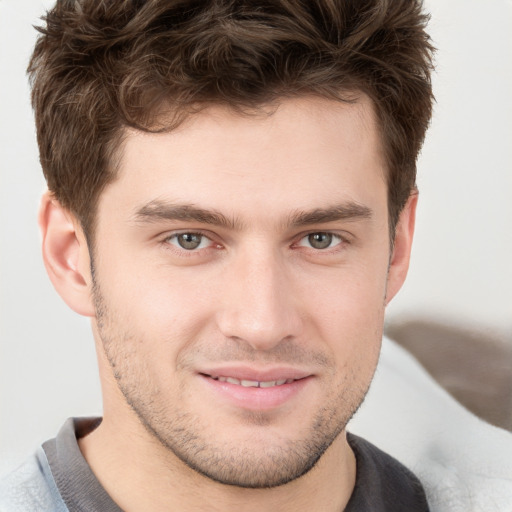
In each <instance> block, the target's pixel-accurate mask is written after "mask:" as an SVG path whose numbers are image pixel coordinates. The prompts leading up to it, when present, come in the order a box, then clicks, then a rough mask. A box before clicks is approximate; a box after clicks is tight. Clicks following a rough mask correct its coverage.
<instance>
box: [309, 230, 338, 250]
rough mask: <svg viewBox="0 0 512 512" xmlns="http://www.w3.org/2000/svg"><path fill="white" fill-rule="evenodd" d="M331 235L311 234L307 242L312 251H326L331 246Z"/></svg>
mask: <svg viewBox="0 0 512 512" xmlns="http://www.w3.org/2000/svg"><path fill="white" fill-rule="evenodd" d="M332 240H333V235H332V234H331V233H311V234H310V235H308V242H309V245H311V247H313V248H314V249H327V248H328V247H330V245H331V244H332Z"/></svg>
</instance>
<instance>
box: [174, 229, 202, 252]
mask: <svg viewBox="0 0 512 512" xmlns="http://www.w3.org/2000/svg"><path fill="white" fill-rule="evenodd" d="M203 238H204V237H203V235H198V234H197V233H180V234H179V235H176V237H175V239H176V242H177V243H178V245H179V246H180V247H181V248H182V249H186V250H187V251H192V250H194V249H197V248H198V247H199V246H200V245H201V243H202V242H203Z"/></svg>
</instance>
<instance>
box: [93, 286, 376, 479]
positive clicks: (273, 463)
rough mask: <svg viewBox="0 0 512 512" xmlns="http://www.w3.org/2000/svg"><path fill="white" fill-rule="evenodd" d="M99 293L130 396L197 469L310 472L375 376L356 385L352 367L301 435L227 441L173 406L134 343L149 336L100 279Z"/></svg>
mask: <svg viewBox="0 0 512 512" xmlns="http://www.w3.org/2000/svg"><path fill="white" fill-rule="evenodd" d="M94 300H95V306H96V319H97V328H98V333H99V336H100V339H101V343H102V346H103V351H104V353H105V356H106V358H107V360H108V362H109V364H110V366H111V370H112V373H113V375H114V377H115V379H116V382H117V385H118V387H119V390H120V391H121V393H122V394H123V396H124V398H125V400H126V403H127V404H128V405H129V407H130V408H131V410H132V411H133V412H134V413H135V414H136V416H137V418H138V420H139V421H140V423H141V424H142V425H143V426H144V428H145V430H146V431H147V432H148V433H149V435H150V436H151V438H152V439H153V440H156V441H157V442H158V443H159V445H160V446H162V447H163V448H165V451H166V454H165V455H170V454H172V456H174V457H177V458H178V459H179V460H180V461H181V462H182V463H184V464H185V465H186V466H188V467H189V468H191V469H192V470H194V471H196V472H197V473H199V474H201V475H203V476H205V477H207V478H208V479H210V480H212V481H214V482H217V483H220V484H225V485H230V486H237V487H241V488H252V489H263V488H272V487H277V486H281V485H285V484H287V483H289V482H291V481H293V480H296V479H297V478H300V477H301V476H303V475H305V474H306V473H308V472H309V471H310V470H311V469H312V468H313V467H314V466H315V465H316V463H317V462H318V461H319V459H320V458H321V457H322V455H323V454H324V453H325V452H326V450H327V449H328V448H329V447H330V446H331V445H332V443H333V442H334V441H335V440H336V438H337V437H338V436H339V435H340V434H341V433H342V432H343V431H344V429H345V427H346V425H347V423H348V422H349V420H350V419H351V418H352V416H353V415H354V414H355V412H356V411H357V409H358V408H359V406H360V405H361V403H362V402H363V400H364V397H365V396H366V393H367V391H368V388H369V385H370V382H371V379H369V381H368V383H367V384H366V385H363V386H360V387H359V388H354V386H353V384H352V385H351V382H353V381H354V379H353V377H354V375H347V376H346V377H345V379H344V381H343V384H340V385H339V386H338V387H337V389H336V390H335V391H333V392H331V393H330V394H331V397H330V398H329V399H328V400H327V402H326V404H325V406H324V407H323V408H322V409H320V410H319V411H318V412H317V413H316V415H315V417H314V419H313V420H312V421H311V424H310V426H309V427H307V428H305V429H304V433H303V434H302V436H301V438H300V439H299V440H297V439H295V440H290V439H286V438H282V439H278V440H277V442H272V444H270V442H267V443H257V442H255V443H253V444H252V445H251V446H249V447H248V446H240V445H235V444H233V443H229V444H227V443H224V444H223V443H221V442H217V441H216V439H215V436H214V434H213V433H212V430H211V429H210V427H211V425H207V424H205V420H204V419H202V418H200V417H199V416H197V415H196V414H193V413H192V412H190V411H184V410H180V409H179V408H178V407H175V408H173V409H172V410H170V409H169V408H168V407H166V405H165V404H166V400H164V399H163V398H162V397H160V395H159V391H158V386H157V385H155V383H152V382H151V377H152V375H151V372H150V369H149V368H148V367H146V361H141V360H140V354H135V352H130V349H127V348H126V347H132V348H133V347H134V346H136V345H140V344H144V342H143V340H141V339H140V338H136V337H135V336H133V334H130V333H129V332H126V331H125V330H124V329H123V328H122V325H123V323H122V322H121V321H117V322H116V320H115V315H113V314H112V312H111V311H110V310H109V308H108V307H107V305H106V303H105V300H104V298H103V296H102V294H101V293H100V289H99V286H98V285H97V283H96V282H95V283H94ZM116 324H117V325H116ZM182 391H183V390H182ZM175 403H179V401H176V402H175ZM269 421H271V419H269V417H268V415H266V414H265V413H249V412H248V413H247V414H245V422H246V423H248V424H251V425H252V426H253V427H254V428H255V429H257V428H259V427H261V428H263V429H264V428H265V425H266V424H267V423H269ZM213 432H214V431H213ZM267 438H268V436H267ZM267 441H268V439H267ZM271 441H274V439H272V440H271ZM171 459H172V457H171Z"/></svg>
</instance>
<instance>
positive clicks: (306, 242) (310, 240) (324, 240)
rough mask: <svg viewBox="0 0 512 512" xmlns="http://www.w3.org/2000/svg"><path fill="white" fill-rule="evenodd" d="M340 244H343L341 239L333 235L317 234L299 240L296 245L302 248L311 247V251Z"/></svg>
mask: <svg viewBox="0 0 512 512" xmlns="http://www.w3.org/2000/svg"><path fill="white" fill-rule="evenodd" d="M341 242H343V239H342V238H341V237H340V236H338V235H335V234H334V233H326V232H318V233H310V234H309V235H306V236H305V237H303V238H302V239H301V240H300V242H299V244H298V245H300V246H302V247H312V248H313V249H318V250H322V249H330V248H332V247H335V246H336V245H339V244H340V243H341Z"/></svg>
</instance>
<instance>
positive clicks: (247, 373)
mask: <svg viewBox="0 0 512 512" xmlns="http://www.w3.org/2000/svg"><path fill="white" fill-rule="evenodd" d="M199 373H200V374H203V375H208V376H210V377H232V378H234V379H238V380H250V381H257V382H272V381H277V380H289V379H293V380H299V379H303V378H305V377H310V376H311V375H312V374H311V373H310V372H307V371H305V370H301V369H298V368H290V367H272V368H254V367H249V366H219V367H216V368H208V369H204V370H200V371H199Z"/></svg>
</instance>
